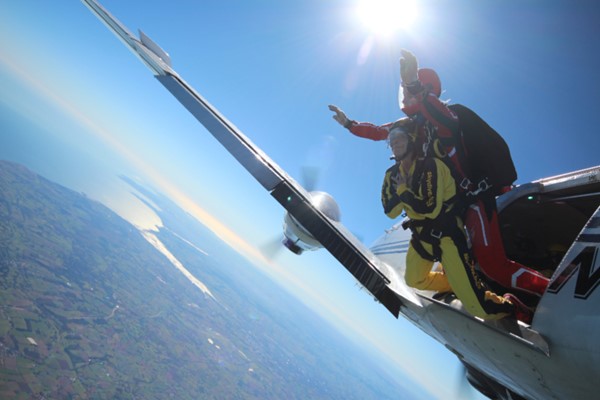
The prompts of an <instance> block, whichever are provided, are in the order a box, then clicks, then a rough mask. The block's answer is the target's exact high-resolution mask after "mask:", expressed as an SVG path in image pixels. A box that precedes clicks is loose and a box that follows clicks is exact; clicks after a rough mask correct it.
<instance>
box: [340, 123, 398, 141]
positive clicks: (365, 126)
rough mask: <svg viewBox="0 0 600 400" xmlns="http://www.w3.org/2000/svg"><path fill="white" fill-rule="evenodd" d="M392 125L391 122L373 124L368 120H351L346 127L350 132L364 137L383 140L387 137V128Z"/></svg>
mask: <svg viewBox="0 0 600 400" xmlns="http://www.w3.org/2000/svg"><path fill="white" fill-rule="evenodd" d="M392 125H393V122H390V123H387V124H385V125H375V124H372V123H370V122H356V121H352V124H351V125H350V126H349V127H348V130H349V131H350V132H351V133H352V134H354V135H356V136H358V137H362V138H365V139H371V140H385V139H387V137H388V133H389V129H390V127H391V126H392Z"/></svg>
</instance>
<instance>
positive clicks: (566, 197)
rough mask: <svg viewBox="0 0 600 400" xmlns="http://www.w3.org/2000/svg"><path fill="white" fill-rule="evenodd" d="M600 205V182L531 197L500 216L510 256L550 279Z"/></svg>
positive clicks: (505, 243)
mask: <svg viewBox="0 0 600 400" xmlns="http://www.w3.org/2000/svg"><path fill="white" fill-rule="evenodd" d="M599 205H600V182H594V183H591V184H589V185H585V186H576V187H570V188H567V189H562V190H556V191H550V192H544V193H537V194H535V193H534V194H528V195H525V196H523V197H521V198H519V199H517V200H515V201H513V202H512V203H511V204H510V205H508V206H507V207H506V208H505V209H503V210H502V211H501V212H500V213H499V219H500V227H501V228H500V229H501V231H502V236H503V241H504V246H505V250H506V253H507V256H508V257H509V258H510V259H512V260H515V261H518V262H520V263H521V264H524V265H527V266H528V267H530V268H533V269H536V270H538V271H540V272H542V273H543V274H544V275H546V276H548V277H550V276H551V275H552V273H553V272H554V271H555V270H556V268H557V267H558V265H559V263H560V261H561V260H562V258H563V256H564V255H565V253H566V252H567V250H568V249H569V247H570V246H571V244H572V243H573V241H574V240H575V239H576V238H577V235H578V234H579V233H580V232H581V230H582V229H583V227H584V226H585V224H586V223H587V221H588V220H589V219H590V218H591V216H592V215H593V214H594V212H595V211H596V209H597V208H598V206H599Z"/></svg>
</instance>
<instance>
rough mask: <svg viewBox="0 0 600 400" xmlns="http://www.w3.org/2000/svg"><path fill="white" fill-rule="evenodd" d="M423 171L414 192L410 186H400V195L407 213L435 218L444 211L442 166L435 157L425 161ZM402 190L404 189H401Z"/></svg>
mask: <svg viewBox="0 0 600 400" xmlns="http://www.w3.org/2000/svg"><path fill="white" fill-rule="evenodd" d="M423 162H424V163H425V164H424V165H423V173H422V175H421V177H420V178H419V183H418V185H417V186H416V187H417V191H416V192H414V191H413V190H411V189H410V188H408V187H406V186H404V187H401V186H400V187H398V197H399V199H400V201H401V202H402V203H404V205H405V208H406V211H407V213H409V214H414V215H415V214H416V215H421V216H422V217H424V218H428V219H435V218H436V217H437V216H438V215H439V214H440V212H441V211H442V206H443V203H444V182H443V181H442V180H443V179H440V177H441V173H440V166H439V165H438V162H439V163H441V161H439V160H436V159H435V158H432V157H429V158H426V159H425V160H424V161H423ZM400 190H402V191H400Z"/></svg>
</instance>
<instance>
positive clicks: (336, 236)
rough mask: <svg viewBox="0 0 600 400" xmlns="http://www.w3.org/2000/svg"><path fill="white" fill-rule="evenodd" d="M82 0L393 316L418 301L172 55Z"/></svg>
mask: <svg viewBox="0 0 600 400" xmlns="http://www.w3.org/2000/svg"><path fill="white" fill-rule="evenodd" d="M82 2H83V3H84V4H85V5H86V6H87V7H88V8H89V9H90V10H91V11H92V12H93V13H94V14H95V15H96V16H97V17H98V18H99V19H100V20H101V21H102V22H104V24H105V25H106V26H107V27H108V28H109V29H110V30H112V31H113V32H114V33H115V34H116V35H117V36H118V37H119V38H120V39H121V40H122V41H123V43H125V44H126V45H127V46H128V47H129V48H130V49H131V50H132V51H133V52H134V54H136V55H137V56H138V57H139V58H140V59H141V60H142V62H143V63H144V64H146V65H147V66H148V67H149V68H150V70H152V72H153V73H154V75H155V77H156V78H157V79H158V81H159V82H160V83H161V84H162V85H163V86H165V87H166V88H167V89H168V90H169V91H170V92H171V94H172V95H173V96H175V98H177V100H179V102H180V103H181V104H182V105H183V106H184V107H185V108H187V110H188V111H189V112H190V113H191V114H192V115H193V116H194V117H195V118H196V119H197V120H198V121H199V122H200V123H201V124H202V125H204V127H205V128H206V129H207V130H208V131H209V132H210V133H211V134H212V135H213V136H214V137H215V138H216V139H217V140H218V141H219V142H220V143H221V144H222V145H223V146H224V147H225V148H226V149H227V151H229V152H230V153H231V154H232V155H233V156H234V157H235V158H236V160H237V161H238V162H239V163H240V164H241V165H242V166H243V167H244V168H246V170H248V172H250V174H251V175H252V176H253V177H254V178H255V179H256V180H257V181H258V182H259V183H260V184H261V185H262V186H263V187H264V188H265V189H266V190H267V191H269V193H271V195H272V196H273V197H274V198H275V199H276V200H277V201H278V202H279V203H280V204H281V205H282V206H283V207H284V208H285V209H286V210H287V211H288V212H289V213H290V214H291V215H292V216H293V217H294V218H295V219H296V220H297V221H298V222H299V223H300V224H301V225H302V226H303V227H304V228H305V229H306V230H307V231H308V232H310V233H311V234H312V235H313V236H314V237H315V238H316V239H317V240H318V241H319V242H320V243H321V244H322V245H323V247H324V248H325V249H327V250H328V251H329V252H330V253H331V254H332V255H333V256H334V257H335V258H336V259H337V260H338V261H339V262H340V263H341V264H342V265H343V266H344V267H345V268H346V269H347V270H348V271H349V272H350V273H351V274H352V275H353V276H354V277H355V278H356V279H357V280H358V281H359V282H360V283H361V284H362V285H363V286H364V287H365V288H366V289H367V290H369V292H371V294H372V295H373V296H374V297H375V298H376V299H377V300H378V301H379V302H381V303H382V304H383V305H384V306H385V307H386V308H387V309H388V310H389V311H390V312H391V313H392V314H393V315H394V316H395V317H398V315H399V312H400V306H401V305H402V302H403V301H410V302H412V303H415V304H417V305H420V304H421V303H420V301H419V300H418V299H416V297H415V296H414V295H413V294H412V293H411V292H409V291H406V290H404V286H403V285H401V284H397V283H398V279H397V278H398V277H397V276H396V275H395V273H394V271H393V270H391V269H390V268H389V267H387V265H385V264H384V263H382V262H381V261H380V260H379V259H378V258H377V257H376V256H375V255H374V254H373V253H371V252H370V251H369V250H368V249H367V248H366V246H364V245H363V244H362V243H360V241H359V240H358V239H356V238H355V237H354V236H352V235H351V234H350V233H349V232H348V231H347V230H346V229H345V228H344V227H343V226H342V225H341V224H339V223H337V222H335V221H332V220H330V219H329V218H327V217H326V216H325V215H324V214H323V213H322V212H320V211H319V210H318V209H317V208H315V207H314V206H313V205H312V204H311V202H310V200H309V198H310V197H309V194H308V192H307V191H306V190H304V188H303V187H302V186H301V185H299V184H298V183H297V182H295V181H294V180H293V179H292V178H291V177H290V176H288V175H287V174H286V173H285V172H284V171H283V170H282V169H281V168H280V167H279V166H278V165H277V164H275V163H274V162H273V161H272V160H271V159H270V158H269V157H268V156H267V155H266V154H264V153H263V152H262V151H261V150H260V149H259V148H258V147H257V146H255V145H254V144H253V143H252V142H251V141H250V140H249V139H248V138H247V137H246V136H245V135H244V134H243V133H242V132H241V131H239V130H238V129H237V128H236V127H235V126H234V125H233V124H232V123H231V122H229V121H228V120H227V119H226V118H225V117H224V116H223V115H221V114H220V113H219V112H218V111H217V110H216V109H215V108H214V107H213V106H212V105H211V104H210V103H208V102H207V101H206V100H205V99H204V98H203V97H202V96H200V94H198V93H197V92H196V91H195V90H194V89H193V88H192V87H191V86H190V85H188V84H187V83H186V82H185V81H184V80H183V79H181V78H180V77H179V75H178V74H177V73H176V72H175V71H173V70H172V69H171V61H170V58H169V56H168V55H167V53H166V52H164V51H163V50H162V49H161V48H160V47H159V46H158V45H156V43H154V42H152V41H151V40H150V39H149V38H148V37H147V36H146V35H145V34H143V32H141V31H140V35H141V38H142V39H141V40H138V39H137V38H136V37H135V36H133V35H132V34H131V32H130V31H129V30H128V29H127V28H125V27H124V26H123V25H122V24H121V23H120V22H119V21H118V20H116V19H115V18H114V17H113V16H112V15H111V14H110V13H109V12H108V11H106V10H105V9H104V8H103V7H102V6H101V5H100V4H98V3H97V2H96V1H95V0H82Z"/></svg>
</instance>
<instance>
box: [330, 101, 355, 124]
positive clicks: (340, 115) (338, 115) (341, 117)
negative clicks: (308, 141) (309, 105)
mask: <svg viewBox="0 0 600 400" xmlns="http://www.w3.org/2000/svg"><path fill="white" fill-rule="evenodd" d="M329 109H330V110H331V111H333V112H334V113H335V115H334V116H333V119H335V120H336V121H337V122H338V123H339V124H340V125H342V126H343V127H344V128H349V127H350V125H351V124H352V120H350V119H348V117H346V114H345V113H344V112H343V111H342V110H340V109H339V108H338V107H337V106H334V105H333V104H330V105H329Z"/></svg>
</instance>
